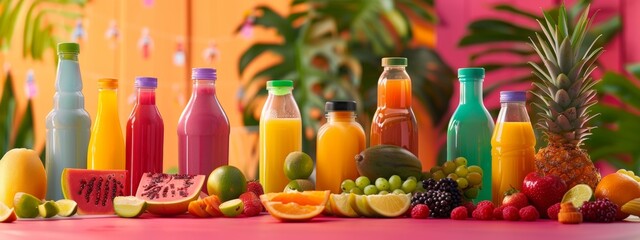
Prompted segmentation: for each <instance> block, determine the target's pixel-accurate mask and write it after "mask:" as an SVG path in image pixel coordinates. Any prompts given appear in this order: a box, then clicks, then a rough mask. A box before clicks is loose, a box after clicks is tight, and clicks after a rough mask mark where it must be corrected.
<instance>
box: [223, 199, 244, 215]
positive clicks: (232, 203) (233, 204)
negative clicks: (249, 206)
mask: <svg viewBox="0 0 640 240" xmlns="http://www.w3.org/2000/svg"><path fill="white" fill-rule="evenodd" d="M220 211H221V212H222V214H224V216H225V217H236V216H238V215H240V214H241V213H242V211H244V204H243V203H242V200H240V199H233V200H229V201H226V202H223V203H222V204H220Z"/></svg>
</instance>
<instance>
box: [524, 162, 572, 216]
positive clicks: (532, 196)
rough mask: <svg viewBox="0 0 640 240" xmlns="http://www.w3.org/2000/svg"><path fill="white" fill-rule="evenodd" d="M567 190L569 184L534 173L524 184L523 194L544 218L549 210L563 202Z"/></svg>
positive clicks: (528, 176)
mask: <svg viewBox="0 0 640 240" xmlns="http://www.w3.org/2000/svg"><path fill="white" fill-rule="evenodd" d="M567 190H568V189H567V184H566V183H565V182H564V181H563V180H562V179H561V178H559V177H557V176H554V175H547V176H543V175H540V174H538V173H536V172H532V173H529V174H527V176H526V177H525V178H524V181H523V182H522V193H524V195H526V196H527V198H528V199H529V201H530V202H531V203H532V204H533V206H535V207H536V209H537V210H538V212H539V213H540V214H541V215H542V216H543V217H544V218H546V217H547V208H549V207H550V206H551V205H553V204H555V203H558V202H560V201H562V197H563V196H564V193H566V192H567Z"/></svg>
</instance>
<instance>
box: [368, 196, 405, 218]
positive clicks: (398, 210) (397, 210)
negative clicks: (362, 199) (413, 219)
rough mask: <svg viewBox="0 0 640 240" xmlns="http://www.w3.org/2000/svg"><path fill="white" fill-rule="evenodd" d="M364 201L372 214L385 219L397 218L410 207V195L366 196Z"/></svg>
mask: <svg viewBox="0 0 640 240" xmlns="http://www.w3.org/2000/svg"><path fill="white" fill-rule="evenodd" d="M366 201H367V204H368V205H369V207H371V209H373V211H374V212H376V213H377V214H380V215H382V216H385V217H399V216H401V215H402V214H404V213H405V212H407V210H409V206H410V205H411V194H410V193H408V194H387V195H368V196H366Z"/></svg>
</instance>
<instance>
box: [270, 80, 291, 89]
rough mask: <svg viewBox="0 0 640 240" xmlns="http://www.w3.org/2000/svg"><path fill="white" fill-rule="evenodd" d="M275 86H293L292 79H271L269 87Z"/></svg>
mask: <svg viewBox="0 0 640 240" xmlns="http://www.w3.org/2000/svg"><path fill="white" fill-rule="evenodd" d="M273 87H293V81H291V80H271V81H268V82H267V88H273Z"/></svg>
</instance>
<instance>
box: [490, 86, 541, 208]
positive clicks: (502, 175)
mask: <svg viewBox="0 0 640 240" xmlns="http://www.w3.org/2000/svg"><path fill="white" fill-rule="evenodd" d="M525 101H526V92H520V91H503V92H500V102H501V104H502V108H501V109H500V114H499V115H498V121H497V123H496V127H495V130H494V132H493V136H492V138H491V164H492V180H491V182H492V184H491V185H492V190H493V191H492V195H493V196H492V198H493V202H494V203H495V204H501V203H502V199H503V198H504V193H505V192H506V191H508V190H510V189H511V188H514V189H517V190H522V189H521V187H522V181H523V180H524V177H525V176H527V174H529V173H530V172H533V171H534V157H535V145H536V138H535V135H534V134H533V127H532V126H531V122H530V121H529V115H528V114H527V109H526V107H525Z"/></svg>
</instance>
